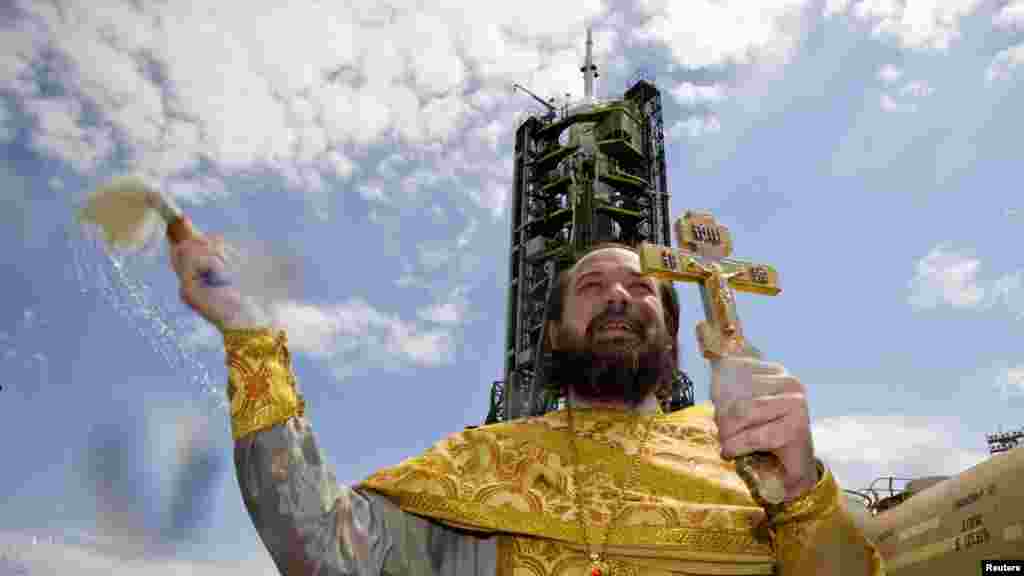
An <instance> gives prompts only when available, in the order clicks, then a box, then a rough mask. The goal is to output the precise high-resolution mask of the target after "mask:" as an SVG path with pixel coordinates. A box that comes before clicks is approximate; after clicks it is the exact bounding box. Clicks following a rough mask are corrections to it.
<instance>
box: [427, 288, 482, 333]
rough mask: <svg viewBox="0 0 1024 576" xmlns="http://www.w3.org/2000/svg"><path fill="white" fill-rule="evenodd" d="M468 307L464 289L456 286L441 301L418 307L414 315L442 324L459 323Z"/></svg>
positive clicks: (464, 318) (463, 320)
mask: <svg viewBox="0 0 1024 576" xmlns="http://www.w3.org/2000/svg"><path fill="white" fill-rule="evenodd" d="M468 309H469V301H468V300H467V299H466V296H465V289H464V288H462V287H459V288H456V289H455V290H453V291H452V292H451V293H450V294H448V296H447V298H446V299H445V300H444V301H442V302H437V303H435V304H433V305H431V306H427V307H425V308H420V309H419V310H417V312H416V315H417V316H418V317H419V318H420V319H421V320H426V321H428V322H434V323H436V324H442V325H455V324H461V323H463V322H465V320H466V312H467V310H468Z"/></svg>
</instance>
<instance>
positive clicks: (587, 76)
mask: <svg viewBox="0 0 1024 576" xmlns="http://www.w3.org/2000/svg"><path fill="white" fill-rule="evenodd" d="M580 72H583V101H584V102H586V103H587V104H589V103H591V102H593V101H594V78H597V77H598V76H600V74H598V73H597V66H595V65H594V40H593V38H592V36H591V30H590V27H589V26H587V57H586V60H584V61H583V67H582V68H580Z"/></svg>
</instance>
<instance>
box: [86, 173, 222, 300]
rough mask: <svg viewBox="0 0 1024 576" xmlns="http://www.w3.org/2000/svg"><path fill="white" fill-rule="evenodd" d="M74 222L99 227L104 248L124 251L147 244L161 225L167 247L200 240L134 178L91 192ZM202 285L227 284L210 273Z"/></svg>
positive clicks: (188, 224) (176, 212)
mask: <svg viewBox="0 0 1024 576" xmlns="http://www.w3.org/2000/svg"><path fill="white" fill-rule="evenodd" d="M78 218H79V220H80V221H82V222H92V223H93V224H96V225H97V226H99V228H100V230H102V231H103V235H104V238H105V239H106V241H107V244H108V245H110V246H113V247H115V248H119V249H121V250H127V251H135V250H138V249H140V248H142V247H143V246H145V245H147V244H149V242H150V241H151V240H152V239H153V237H154V236H155V235H156V234H159V233H160V230H161V226H160V224H161V222H162V223H163V224H164V225H165V226H166V230H167V238H168V240H170V242H171V244H178V243H179V242H183V241H185V240H188V239H192V238H196V239H202V238H203V235H202V233H201V232H199V230H197V229H196V228H195V226H194V225H193V224H192V222H191V221H190V220H189V219H188V217H187V216H185V215H184V214H183V213H182V211H181V210H180V209H178V207H177V206H175V205H174V203H173V202H172V201H171V200H170V199H169V198H167V197H166V196H165V195H163V194H162V193H160V192H159V191H157V190H155V189H154V188H152V187H151V186H149V185H148V184H146V182H144V181H143V180H142V179H141V178H139V177H137V176H122V177H120V178H115V179H114V180H112V181H110V182H109V183H108V184H105V185H103V186H100V187H99V188H97V189H96V190H94V191H93V192H92V193H91V194H90V195H89V198H88V200H87V201H86V203H85V206H84V207H82V209H81V210H80V211H79V214H78ZM203 281H204V282H205V283H206V284H207V285H210V286H222V285H225V284H227V281H226V280H225V279H224V278H221V277H220V276H218V275H217V274H215V273H214V272H213V271H209V272H206V273H205V274H203Z"/></svg>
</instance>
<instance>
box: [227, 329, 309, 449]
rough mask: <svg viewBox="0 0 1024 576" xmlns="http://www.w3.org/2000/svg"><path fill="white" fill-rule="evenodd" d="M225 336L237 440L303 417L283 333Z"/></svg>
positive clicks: (247, 331) (232, 331) (234, 332)
mask: <svg viewBox="0 0 1024 576" xmlns="http://www.w3.org/2000/svg"><path fill="white" fill-rule="evenodd" d="M223 334H224V350H225V352H226V354H227V365H228V400H229V401H230V402H231V435H232V436H233V437H234V439H235V440H238V439H239V438H242V437H243V436H246V435H248V434H251V433H253V432H257V431H259V430H265V429H267V428H271V427H273V426H276V425H277V424H280V423H282V422H285V421H287V420H288V419H289V418H292V417H294V416H302V415H303V413H304V411H305V403H304V401H303V399H302V396H301V395H300V394H299V393H298V390H296V385H295V376H294V375H293V374H292V366H291V355H290V354H289V353H288V339H287V336H286V335H285V333H284V331H283V330H277V331H275V330H271V329H268V328H259V329H227V330H224V331H223Z"/></svg>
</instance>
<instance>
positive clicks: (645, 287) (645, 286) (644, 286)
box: [633, 282, 654, 294]
mask: <svg viewBox="0 0 1024 576" xmlns="http://www.w3.org/2000/svg"><path fill="white" fill-rule="evenodd" d="M633 288H640V289H641V290H645V291H646V292H647V293H648V294H653V293H654V290H652V289H651V285H650V284H647V283H645V282H637V283H636V284H633Z"/></svg>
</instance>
